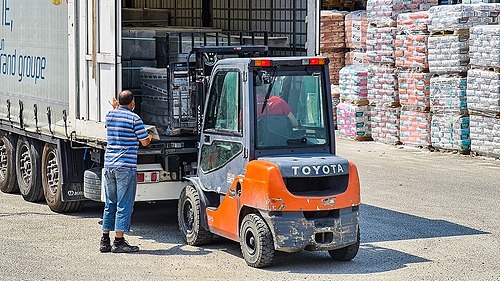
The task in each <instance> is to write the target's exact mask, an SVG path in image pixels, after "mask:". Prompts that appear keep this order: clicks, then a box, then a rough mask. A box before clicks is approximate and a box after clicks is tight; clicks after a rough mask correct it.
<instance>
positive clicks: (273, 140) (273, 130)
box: [257, 115, 292, 147]
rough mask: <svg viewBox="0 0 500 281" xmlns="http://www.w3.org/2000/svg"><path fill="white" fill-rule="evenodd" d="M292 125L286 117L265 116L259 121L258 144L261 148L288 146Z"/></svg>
mask: <svg viewBox="0 0 500 281" xmlns="http://www.w3.org/2000/svg"><path fill="white" fill-rule="evenodd" d="M291 132H292V123H291V122H290V119H288V117H287V116H286V115H264V116H262V117H261V118H259V119H258V120H257V144H258V146H260V147H267V146H286V145H287V141H288V140H289V139H290V133H291Z"/></svg>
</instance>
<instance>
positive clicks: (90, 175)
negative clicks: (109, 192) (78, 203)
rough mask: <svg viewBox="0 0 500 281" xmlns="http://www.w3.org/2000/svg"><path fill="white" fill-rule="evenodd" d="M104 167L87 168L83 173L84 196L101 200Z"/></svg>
mask: <svg viewBox="0 0 500 281" xmlns="http://www.w3.org/2000/svg"><path fill="white" fill-rule="evenodd" d="M101 181H102V167H96V168H92V169H89V170H85V172H84V174H83V196H85V198H87V199H90V200H94V201H99V202H100V201H101Z"/></svg>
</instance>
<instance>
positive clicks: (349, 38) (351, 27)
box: [345, 11, 368, 50]
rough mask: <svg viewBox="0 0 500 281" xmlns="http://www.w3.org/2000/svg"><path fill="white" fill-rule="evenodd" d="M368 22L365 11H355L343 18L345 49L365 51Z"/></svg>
mask: <svg viewBox="0 0 500 281" xmlns="http://www.w3.org/2000/svg"><path fill="white" fill-rule="evenodd" d="M367 31H368V20H367V18H366V11H355V12H351V13H349V14H347V15H346V16H345V43H346V48H350V49H356V50H363V49H366V33H367Z"/></svg>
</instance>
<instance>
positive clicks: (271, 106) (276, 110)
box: [257, 96, 292, 118]
mask: <svg viewBox="0 0 500 281" xmlns="http://www.w3.org/2000/svg"><path fill="white" fill-rule="evenodd" d="M265 98H266V97H265V96H258V98H257V108H258V112H257V118H260V117H262V116H264V115H266V113H267V115H285V116H287V115H288V114H290V112H292V108H291V107H290V106H289V105H288V104H287V103H286V101H284V100H283V99H282V98H280V97H278V96H271V97H269V99H268V100H267V105H266V108H265V109H264V112H262V107H263V106H264V100H265Z"/></svg>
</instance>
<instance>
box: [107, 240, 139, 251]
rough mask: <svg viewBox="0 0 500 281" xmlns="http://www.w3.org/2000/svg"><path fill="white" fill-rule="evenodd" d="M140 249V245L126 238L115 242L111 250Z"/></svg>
mask: <svg viewBox="0 0 500 281" xmlns="http://www.w3.org/2000/svg"><path fill="white" fill-rule="evenodd" d="M137 251H139V247H137V246H132V245H130V244H129V243H128V242H127V241H126V240H123V241H120V242H117V241H115V242H114V243H113V247H112V248H111V252H113V253H132V252H137Z"/></svg>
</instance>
